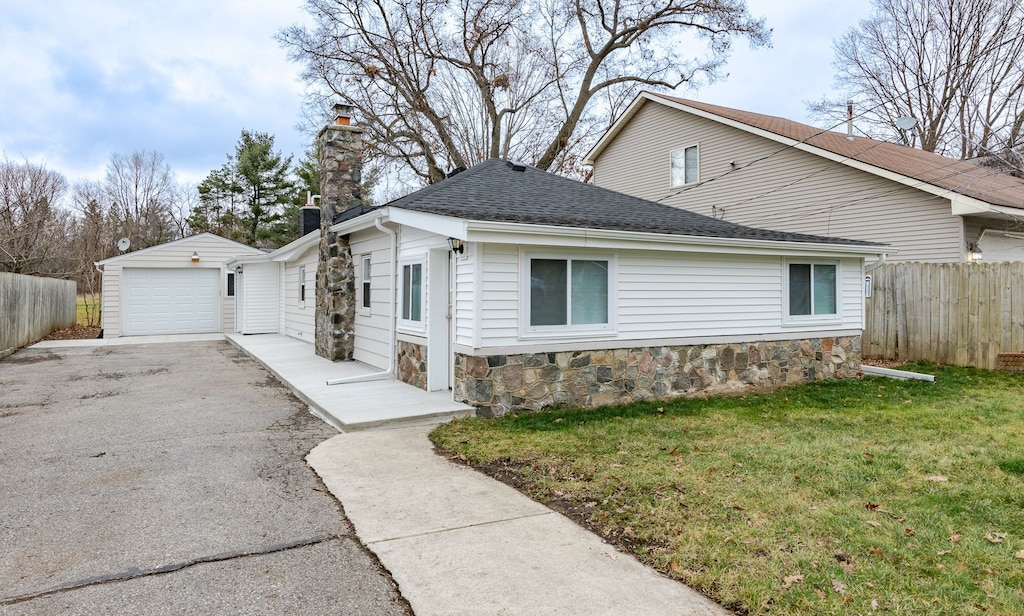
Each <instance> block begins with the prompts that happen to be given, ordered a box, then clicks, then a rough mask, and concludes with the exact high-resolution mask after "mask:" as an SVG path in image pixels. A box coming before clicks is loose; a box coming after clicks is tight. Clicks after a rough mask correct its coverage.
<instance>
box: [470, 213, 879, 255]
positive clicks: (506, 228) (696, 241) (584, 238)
mask: <svg viewBox="0 0 1024 616" xmlns="http://www.w3.org/2000/svg"><path fill="white" fill-rule="evenodd" d="M467 231H468V237H467V238H466V239H467V240H468V241H471V242H493V243H496V244H540V245H543V246H558V247H564V248H600V249H624V250H666V251H672V252H704V253H724V254H757V255H784V256H831V257H853V258H864V257H867V256H871V255H882V254H889V255H892V254H896V252H897V249H896V248H894V247H891V246H850V245H845V244H818V243H810V242H785V241H774V240H748V239H735V238H721V237H704V236H693V235H668V234H664V233H646V232H640V231H614V230H606V229H584V228H579V227H556V226H550V225H532V224H522V223H507V222H488V221H468V222H467Z"/></svg>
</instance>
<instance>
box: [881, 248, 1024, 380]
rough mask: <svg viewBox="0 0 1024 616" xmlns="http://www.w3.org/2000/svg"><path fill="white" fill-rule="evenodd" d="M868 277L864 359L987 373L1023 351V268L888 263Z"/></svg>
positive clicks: (1023, 266)
mask: <svg viewBox="0 0 1024 616" xmlns="http://www.w3.org/2000/svg"><path fill="white" fill-rule="evenodd" d="M871 276H872V283H873V284H872V287H873V288H872V295H871V297H870V298H868V299H867V300H866V303H867V305H866V309H867V314H866V323H865V330H864V337H863V338H862V340H861V342H862V354H863V355H864V357H872V358H882V359H900V360H907V361H915V360H928V361H933V362H938V363H943V364H953V365H957V366H974V367H977V368H989V369H992V368H995V367H996V356H997V355H998V354H999V353H1019V352H1024V263H979V264H974V263H970V264H967V263H964V264H960V263H958V264H936V263H893V264H887V265H883V266H882V267H880V268H878V269H877V270H875V271H874V272H872V273H871Z"/></svg>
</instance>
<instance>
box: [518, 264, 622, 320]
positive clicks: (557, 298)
mask: <svg viewBox="0 0 1024 616" xmlns="http://www.w3.org/2000/svg"><path fill="white" fill-rule="evenodd" d="M610 265H611V260H610V259H608V258H591V257H564V258H563V257H546V256H545V257H540V256H537V257H530V258H528V259H527V268H528V271H529V275H530V291H529V296H530V299H529V306H528V316H527V318H526V325H527V328H528V330H531V331H549V330H551V329H565V330H580V331H586V330H606V329H609V327H610V325H611V319H610V313H609V280H610V278H611V276H610Z"/></svg>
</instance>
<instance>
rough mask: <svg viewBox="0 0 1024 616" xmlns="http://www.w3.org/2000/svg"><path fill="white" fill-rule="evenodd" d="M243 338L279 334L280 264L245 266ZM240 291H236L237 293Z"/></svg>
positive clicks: (243, 277)
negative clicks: (246, 335)
mask: <svg viewBox="0 0 1024 616" xmlns="http://www.w3.org/2000/svg"><path fill="white" fill-rule="evenodd" d="M242 271H243V274H242V276H241V277H242V279H243V285H244V286H243V288H242V289H241V292H242V293H244V295H243V302H242V309H243V310H244V311H245V315H244V318H243V320H242V323H243V327H244V329H243V331H242V333H243V334H276V333H278V327H279V325H280V314H279V310H280V302H279V301H278V300H279V298H278V294H279V293H280V289H281V280H280V271H281V268H280V265H279V264H278V263H249V264H246V265H243V266H242ZM236 290H237V289H236Z"/></svg>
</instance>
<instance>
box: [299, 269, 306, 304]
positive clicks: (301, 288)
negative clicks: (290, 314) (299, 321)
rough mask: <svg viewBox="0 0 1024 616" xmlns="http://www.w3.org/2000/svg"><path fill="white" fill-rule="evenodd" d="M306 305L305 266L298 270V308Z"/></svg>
mask: <svg viewBox="0 0 1024 616" xmlns="http://www.w3.org/2000/svg"><path fill="white" fill-rule="evenodd" d="M305 305H306V266H305V265H303V266H301V267H300V268H299V307H300V308H301V307H303V306H305Z"/></svg>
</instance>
